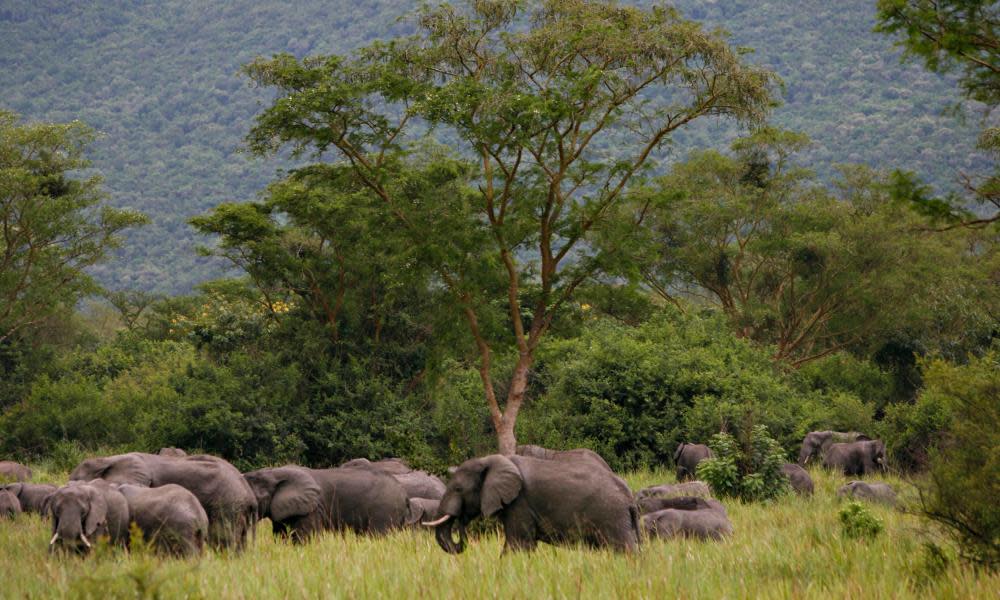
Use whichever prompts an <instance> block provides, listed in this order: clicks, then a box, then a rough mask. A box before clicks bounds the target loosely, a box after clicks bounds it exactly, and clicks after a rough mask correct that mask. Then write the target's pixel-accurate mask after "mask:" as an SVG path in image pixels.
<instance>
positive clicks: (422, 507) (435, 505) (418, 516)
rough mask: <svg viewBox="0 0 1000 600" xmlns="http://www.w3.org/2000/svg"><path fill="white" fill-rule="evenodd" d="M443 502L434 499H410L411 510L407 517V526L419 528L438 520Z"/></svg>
mask: <svg viewBox="0 0 1000 600" xmlns="http://www.w3.org/2000/svg"><path fill="white" fill-rule="evenodd" d="M440 506H441V501H440V500H438V499H434V498H410V508H409V512H408V513H407V515H406V525H407V526H410V527H417V526H419V525H420V524H421V523H423V522H424V521H432V520H434V519H436V518H438V509H439V507H440Z"/></svg>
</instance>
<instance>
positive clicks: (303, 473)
mask: <svg viewBox="0 0 1000 600" xmlns="http://www.w3.org/2000/svg"><path fill="white" fill-rule="evenodd" d="M243 476H244V477H245V478H246V481H247V483H248V484H249V485H250V488H251V489H252V490H253V492H254V495H255V496H256V498H257V506H258V513H257V516H258V518H261V519H263V518H265V517H267V518H269V519H271V522H272V524H273V528H274V531H275V533H278V534H281V535H287V536H289V537H291V539H292V540H293V541H297V542H301V541H304V540H305V539H307V538H309V537H311V536H313V535H316V534H318V533H319V532H321V531H327V530H334V531H339V530H343V529H350V530H352V531H354V532H355V533H362V534H363V533H374V534H384V533H387V532H389V531H391V530H392V529H397V528H400V527H402V526H403V525H404V524H405V523H406V519H407V516H408V514H409V501H408V499H407V497H406V491H405V490H404V489H403V486H402V485H400V484H399V482H398V481H396V480H395V478H393V477H392V476H391V475H389V474H387V473H384V472H382V471H380V470H379V469H376V468H364V467H357V466H355V467H340V468H336V469H307V468H305V467H299V466H296V465H287V466H284V467H276V468H268V469H259V470H257V471H251V472H249V473H245V474H244V475H243Z"/></svg>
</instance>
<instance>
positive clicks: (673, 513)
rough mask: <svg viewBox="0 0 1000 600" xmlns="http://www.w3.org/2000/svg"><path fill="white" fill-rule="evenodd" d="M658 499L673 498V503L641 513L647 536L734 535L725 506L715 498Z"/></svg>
mask: <svg viewBox="0 0 1000 600" xmlns="http://www.w3.org/2000/svg"><path fill="white" fill-rule="evenodd" d="M660 500H665V501H672V502H673V504H674V506H671V507H668V508H664V509H661V510H657V511H655V512H651V513H649V514H646V515H644V516H643V517H642V526H643V529H644V530H645V531H646V534H647V535H649V536H650V537H659V538H675V537H689V538H697V539H703V540H722V539H725V538H727V537H730V536H732V535H733V524H732V522H730V521H729V516H728V515H727V514H726V509H725V508H723V507H722V504H721V503H719V502H717V501H714V500H705V499H703V498H689V499H685V498H661V499H660ZM686 500H687V501H686Z"/></svg>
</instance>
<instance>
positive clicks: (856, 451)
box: [823, 440, 886, 476]
mask: <svg viewBox="0 0 1000 600" xmlns="http://www.w3.org/2000/svg"><path fill="white" fill-rule="evenodd" d="M823 466H825V467H827V468H830V469H835V470H837V471H840V472H841V473H843V474H844V475H847V476H854V475H867V474H869V473H874V472H875V471H877V470H884V469H885V468H886V460H885V444H884V443H882V440H867V441H860V442H849V443H844V444H830V447H829V448H827V450H826V454H824V455H823Z"/></svg>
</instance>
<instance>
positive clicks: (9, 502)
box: [0, 489, 21, 519]
mask: <svg viewBox="0 0 1000 600" xmlns="http://www.w3.org/2000/svg"><path fill="white" fill-rule="evenodd" d="M19 514H21V501H20V500H18V499H17V496H15V495H14V494H12V493H10V492H9V491H7V490H4V489H0V519H13V518H14V517H16V516H17V515H19Z"/></svg>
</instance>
